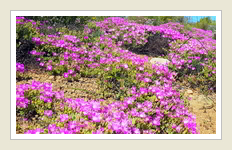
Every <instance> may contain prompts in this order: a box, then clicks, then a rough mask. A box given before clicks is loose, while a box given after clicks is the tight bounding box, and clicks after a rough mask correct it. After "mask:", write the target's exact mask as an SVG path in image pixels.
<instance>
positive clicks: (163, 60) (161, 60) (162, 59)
mask: <svg viewBox="0 0 232 150" xmlns="http://www.w3.org/2000/svg"><path fill="white" fill-rule="evenodd" d="M150 62H151V63H152V64H155V63H157V62H159V63H161V64H166V63H169V62H170V61H169V60H167V59H164V58H152V59H151V60H150Z"/></svg>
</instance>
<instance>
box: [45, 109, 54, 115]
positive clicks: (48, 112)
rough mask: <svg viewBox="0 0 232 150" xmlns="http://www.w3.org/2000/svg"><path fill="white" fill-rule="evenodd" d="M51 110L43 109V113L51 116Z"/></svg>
mask: <svg viewBox="0 0 232 150" xmlns="http://www.w3.org/2000/svg"><path fill="white" fill-rule="evenodd" d="M52 114H53V113H52V110H45V111H44V115H46V116H52Z"/></svg>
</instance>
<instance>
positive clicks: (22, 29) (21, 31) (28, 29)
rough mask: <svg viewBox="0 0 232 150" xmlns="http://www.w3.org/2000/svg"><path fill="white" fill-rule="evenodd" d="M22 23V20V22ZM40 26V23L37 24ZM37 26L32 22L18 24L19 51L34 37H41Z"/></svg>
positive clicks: (17, 46) (17, 41) (17, 40)
mask: <svg viewBox="0 0 232 150" xmlns="http://www.w3.org/2000/svg"><path fill="white" fill-rule="evenodd" d="M20 21H22V20H20ZM36 24H38V22H37V23H36ZM35 26H36V25H33V24H32V22H27V23H26V22H25V23H24V24H16V48H17V49H18V48H19V47H20V45H21V44H22V42H23V41H31V40H32V37H39V33H38V32H37V30H36V28H35Z"/></svg>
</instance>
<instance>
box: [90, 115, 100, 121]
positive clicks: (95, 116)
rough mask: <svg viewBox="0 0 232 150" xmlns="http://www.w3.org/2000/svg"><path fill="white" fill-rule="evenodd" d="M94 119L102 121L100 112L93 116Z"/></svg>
mask: <svg viewBox="0 0 232 150" xmlns="http://www.w3.org/2000/svg"><path fill="white" fill-rule="evenodd" d="M92 120H93V121H94V122H100V121H101V116H100V114H95V115H94V116H93V117H92Z"/></svg>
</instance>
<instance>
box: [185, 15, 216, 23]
mask: <svg viewBox="0 0 232 150" xmlns="http://www.w3.org/2000/svg"><path fill="white" fill-rule="evenodd" d="M185 17H192V19H191V20H189V22H198V21H200V19H201V18H204V17H211V18H212V20H214V21H215V20H216V16H185Z"/></svg>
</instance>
